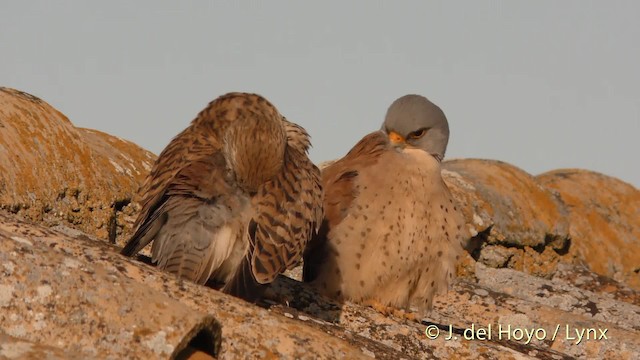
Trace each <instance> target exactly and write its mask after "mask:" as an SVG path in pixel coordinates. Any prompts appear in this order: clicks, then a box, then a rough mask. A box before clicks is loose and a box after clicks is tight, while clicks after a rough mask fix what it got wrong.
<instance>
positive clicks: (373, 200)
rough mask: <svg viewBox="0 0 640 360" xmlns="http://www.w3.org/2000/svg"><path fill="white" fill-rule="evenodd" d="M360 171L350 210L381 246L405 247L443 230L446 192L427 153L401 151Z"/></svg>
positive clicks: (435, 166)
mask: <svg viewBox="0 0 640 360" xmlns="http://www.w3.org/2000/svg"><path fill="white" fill-rule="evenodd" d="M361 175H363V176H362V177H361V179H360V181H359V183H358V184H357V187H358V191H360V195H361V196H358V197H357V199H358V202H357V204H356V205H355V207H354V209H353V210H354V213H353V214H354V215H355V216H356V217H358V218H359V219H360V220H361V221H363V222H365V223H366V224H367V225H366V226H365V228H366V229H372V230H376V231H373V233H376V234H380V236H379V237H378V239H377V242H380V243H381V245H383V246H391V247H393V248H394V249H395V248H396V247H398V248H401V249H402V250H403V251H406V250H409V251H411V250H412V249H413V248H415V247H417V246H423V245H424V244H423V243H424V242H429V241H436V238H440V237H441V236H443V235H444V234H445V232H446V231H447V230H449V224H447V223H446V221H445V219H447V214H448V212H449V211H451V210H450V209H449V208H450V207H451V204H449V201H450V194H449V192H448V189H446V186H445V185H444V182H443V180H442V177H441V175H440V166H439V163H438V162H437V161H436V160H435V159H433V157H431V156H430V155H428V154H426V153H424V152H423V151H408V152H407V151H405V152H403V153H400V154H397V156H395V157H393V158H390V159H388V161H386V162H384V163H381V164H379V165H378V166H376V167H374V168H372V169H371V171H370V172H368V173H366V174H361ZM396 252H398V251H397V250H396Z"/></svg>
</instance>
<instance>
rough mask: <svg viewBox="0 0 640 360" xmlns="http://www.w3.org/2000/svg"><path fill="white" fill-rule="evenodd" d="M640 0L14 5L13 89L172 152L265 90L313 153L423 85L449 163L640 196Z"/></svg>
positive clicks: (321, 153) (0, 73)
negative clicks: (560, 174)
mask: <svg viewBox="0 0 640 360" xmlns="http://www.w3.org/2000/svg"><path fill="white" fill-rule="evenodd" d="M639 14H640V2H636V1H583V0H580V1H500V2H495V1H447V2H445V1H442V2H435V1H386V2H378V1H348V2H346V1H345V2H343V1H320V2H310V1H270V2H266V1H261V2H258V1H251V2H248V1H241V2H231V1H226V2H221V1H213V2H205V1H199V2H186V1H184V2H182V1H111V0H110V1H11V2H9V1H4V2H2V4H1V5H0V86H8V87H13V88H17V89H19V90H23V91H26V92H29V93H32V94H34V95H36V96H38V97H41V98H42V99H44V100H45V101H47V102H49V103H50V104H51V105H52V106H54V107H55V108H57V109H58V110H60V111H61V112H63V113H64V114H65V115H67V116H68V117H69V119H70V120H71V121H72V122H73V123H74V124H76V126H79V127H87V128H93V129H98V130H101V131H104V132H107V133H110V134H113V135H117V136H119V137H122V138H125V139H128V140H131V141H133V142H135V143H137V144H139V145H140V146H142V147H144V148H146V149H149V150H151V151H153V152H154V153H156V154H157V153H159V152H160V151H161V150H162V149H163V148H164V146H165V145H166V144H167V143H168V142H169V140H170V139H171V138H172V137H173V136H174V135H176V134H177V133H178V132H179V131H181V130H182V129H183V128H185V127H186V126H187V125H188V124H189V122H190V121H191V120H192V119H193V118H194V117H195V115H196V114H197V113H198V112H199V111H200V110H201V109H202V108H204V107H205V106H206V104H207V103H208V102H209V101H211V100H213V99H214V98H216V97H217V96H219V95H222V94H224V93H226V92H229V91H247V92H256V93H259V94H261V95H263V96H265V97H266V98H267V99H269V100H270V101H271V102H272V103H273V104H274V105H276V106H277V107H278V109H279V110H280V112H281V113H282V114H284V115H285V116H286V117H287V118H289V119H290V120H292V121H294V122H297V123H299V124H300V125H302V126H304V127H305V128H306V129H307V130H308V131H309V133H310V134H311V135H312V137H313V139H312V140H313V146H314V148H313V150H312V152H311V157H312V159H313V160H314V161H317V162H319V161H323V160H328V159H333V158H337V157H340V156H342V155H344V154H345V153H346V152H347V151H348V150H349V149H350V148H351V147H352V146H353V145H354V144H355V143H356V142H357V141H358V140H359V139H360V138H361V137H362V136H364V135H365V134H367V133H369V132H371V131H373V130H377V129H378V128H379V127H380V124H381V123H382V120H383V117H384V114H385V112H386V109H387V107H388V106H389V105H390V104H391V102H392V101H393V100H395V99H396V98H398V97H400V96H402V95H405V94H408V93H418V94H422V95H424V96H427V97H428V98H430V99H431V100H432V101H433V102H435V103H436V104H438V105H439V106H440V107H441V108H442V109H443V110H444V112H445V114H446V115H447V117H448V119H449V124H450V127H451V139H450V142H449V147H448V151H447V154H446V158H449V159H450V158H488V159H497V160H503V161H506V162H509V163H511V164H514V165H516V166H518V167H520V168H522V169H524V170H526V171H528V172H530V173H532V174H534V175H536V174H539V173H541V172H544V171H547V170H551V169H558V168H567V167H578V168H586V169H591V170H595V171H599V172H602V173H605V174H608V175H612V176H616V177H618V178H620V179H622V180H624V181H627V182H629V183H631V184H634V185H635V186H636V187H639V186H640V166H639V165H638V164H639V163H640V162H639V161H638V159H637V158H638V156H639V155H640V142H639V141H638V140H637V138H638V136H639V135H640V21H639V20H638V15H639Z"/></svg>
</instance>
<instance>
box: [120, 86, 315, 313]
mask: <svg viewBox="0 0 640 360" xmlns="http://www.w3.org/2000/svg"><path fill="white" fill-rule="evenodd" d="M309 146H310V140H309V135H308V134H307V132H306V131H305V130H304V129H303V128H302V127H300V126H298V125H296V124H294V123H291V122H289V121H287V120H286V119H284V117H283V116H282V115H280V113H279V112H278V110H277V109H276V108H275V107H274V106H273V105H272V104H271V103H269V101H267V100H266V99H265V98H263V97H261V96H259V95H255V94H247V93H229V94H226V95H224V96H221V97H219V98H217V99H216V100H214V101H212V102H211V103H210V104H209V105H208V106H207V107H206V108H205V109H204V110H202V111H201V112H200V113H199V114H198V116H197V117H196V118H195V120H193V121H192V122H191V125H190V126H189V127H187V128H186V129H185V130H184V131H182V132H181V133H180V134H178V135H177V136H176V137H175V138H173V140H172V141H171V142H170V143H169V145H168V146H167V147H166V148H165V149H164V150H163V151H162V153H161V154H160V156H159V157H158V159H157V161H156V163H155V165H154V167H153V169H152V171H151V173H150V174H149V176H148V177H147V179H146V181H145V183H144V184H143V186H142V187H141V189H140V196H141V205H142V210H141V212H140V214H139V216H138V218H137V220H136V223H135V225H134V226H135V228H136V231H135V233H134V235H133V236H132V237H131V239H130V240H129V241H128V243H127V244H126V245H125V247H124V249H123V250H122V254H124V255H127V256H132V255H135V254H136V253H137V252H138V251H140V250H141V249H142V248H143V247H145V246H146V245H147V244H149V243H150V242H152V241H153V244H152V249H151V253H152V261H153V262H154V263H157V265H158V267H160V268H162V269H164V270H166V271H169V272H171V273H174V274H177V275H178V276H181V277H183V278H186V279H189V280H192V281H195V282H197V283H200V284H203V283H205V282H207V281H208V280H210V279H211V280H214V281H216V282H221V283H223V284H224V286H223V288H222V290H223V291H224V292H226V293H229V294H232V295H235V296H239V297H242V298H244V299H246V300H249V301H252V300H255V299H257V298H258V297H259V296H260V295H261V293H262V290H264V287H265V286H266V284H268V283H270V282H272V281H273V280H274V279H275V277H276V276H277V275H278V274H280V273H282V272H283V271H285V270H286V269H290V268H292V267H293V266H295V265H296V264H297V263H298V262H299V260H300V258H301V255H302V251H303V249H304V247H305V245H306V243H307V241H308V240H309V239H310V237H311V236H312V234H314V233H315V232H316V231H317V228H318V227H319V224H320V221H321V219H322V189H321V186H320V171H319V170H318V168H317V167H316V166H315V165H314V164H313V163H312V162H311V161H310V160H309V158H308V157H307V151H308V149H309Z"/></svg>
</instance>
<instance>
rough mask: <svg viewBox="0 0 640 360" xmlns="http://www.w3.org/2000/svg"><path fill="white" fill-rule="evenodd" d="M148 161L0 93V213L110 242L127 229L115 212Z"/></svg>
mask: <svg viewBox="0 0 640 360" xmlns="http://www.w3.org/2000/svg"><path fill="white" fill-rule="evenodd" d="M154 160H155V155H153V154H152V153H150V152H148V151H145V150H143V149H142V148H140V147H138V146H137V145H134V144H132V143H130V142H128V141H125V140H122V139H119V138H117V137H114V136H110V135H107V134H104V133H101V132H99V131H95V130H88V129H80V128H76V127H74V126H73V124H72V123H71V122H70V121H69V119H67V118H66V117H65V116H64V115H63V114H61V113H60V112H58V111H57V110H55V109H54V108H53V107H51V106H50V105H49V104H47V103H46V102H44V101H43V100H41V99H39V98H37V97H35V96H33V95H30V94H27V93H24V92H21V91H18V90H13V89H9V88H3V87H0V208H4V209H7V210H9V211H11V212H13V213H19V214H21V215H24V216H26V217H28V218H29V219H32V220H34V221H38V222H44V223H46V224H53V225H55V224H58V223H59V224H65V225H70V226H72V227H74V228H76V229H80V230H83V231H85V232H88V233H91V234H95V235H97V236H99V237H101V238H104V239H107V238H109V239H110V240H111V241H114V240H115V237H116V236H117V235H118V234H120V233H122V232H123V226H124V231H125V232H126V231H128V230H129V229H128V227H127V224H126V223H123V222H120V223H118V219H119V216H121V215H120V213H121V212H122V210H123V208H125V207H126V206H127V205H128V204H129V203H130V202H131V199H132V197H133V195H134V194H135V193H136V191H137V190H138V187H139V184H140V183H141V182H142V181H143V180H144V177H145V176H146V175H147V173H148V172H149V171H150V169H151V166H152V164H153V161H154ZM130 211H135V209H133V210H130ZM128 226H129V227H130V225H128Z"/></svg>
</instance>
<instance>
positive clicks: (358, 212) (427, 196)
mask: <svg viewBox="0 0 640 360" xmlns="http://www.w3.org/2000/svg"><path fill="white" fill-rule="evenodd" d="M448 136H449V128H448V124H447V120H446V118H445V116H444V114H443V113H442V111H441V110H440V108H438V107H437V106H436V105H434V104H432V103H431V102H429V101H428V100H427V99H426V98H424V97H422V96H418V95H408V96H405V97H402V98H400V99H398V100H396V101H395V102H394V103H393V104H392V105H391V107H390V108H389V111H388V112H387V116H386V119H385V123H384V124H383V127H382V130H381V131H377V132H374V133H371V134H369V135H367V136H365V137H364V138H363V139H362V140H361V141H360V142H358V144H356V145H355V146H354V147H353V148H352V149H351V151H350V152H349V153H348V154H347V155H346V156H345V157H343V158H342V159H340V160H338V161H336V162H335V163H333V164H331V165H329V166H328V167H327V168H325V169H324V170H323V172H322V185H323V188H324V191H325V198H324V211H325V218H324V221H323V224H322V227H321V229H320V232H319V233H318V235H317V236H316V237H315V238H314V239H313V240H312V241H311V242H310V244H309V245H308V247H307V249H306V251H305V256H304V279H305V281H308V282H311V284H312V285H313V286H314V287H316V288H317V289H318V290H319V291H320V292H321V293H324V294H325V295H328V296H331V297H335V298H338V299H347V300H353V301H359V302H370V301H372V302H374V303H378V304H381V305H384V306H391V307H396V308H408V307H410V306H411V305H414V306H416V307H417V308H419V309H421V310H422V311H426V310H428V309H430V308H431V305H432V299H433V296H434V295H435V294H437V293H441V292H443V291H446V289H447V288H448V284H449V282H450V280H451V279H452V278H453V276H454V275H455V265H456V261H457V259H458V257H459V255H460V251H461V250H462V247H461V241H462V229H463V225H464V220H463V217H462V215H461V214H460V213H459V212H458V208H457V207H456V205H455V203H454V200H453V198H452V196H451V193H450V192H449V189H448V188H447V186H446V185H445V183H444V181H443V180H442V177H441V174H440V160H441V159H442V157H443V156H444V152H445V150H446V145H447V141H448Z"/></svg>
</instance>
